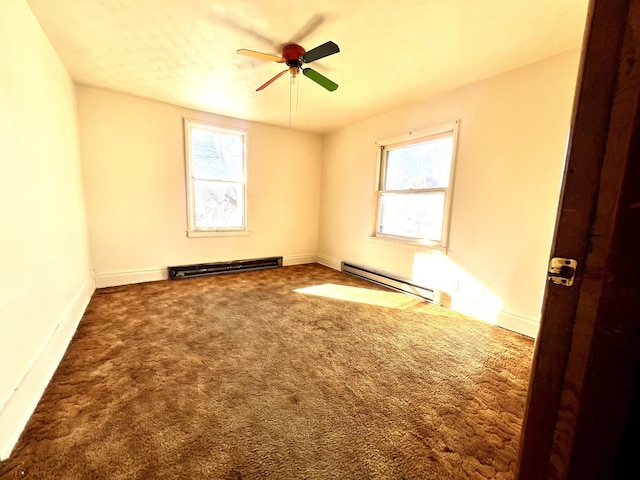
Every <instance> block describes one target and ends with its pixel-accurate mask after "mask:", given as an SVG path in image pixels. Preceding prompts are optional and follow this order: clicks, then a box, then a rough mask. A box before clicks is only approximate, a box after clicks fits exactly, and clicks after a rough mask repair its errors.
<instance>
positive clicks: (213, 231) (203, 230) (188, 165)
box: [184, 118, 249, 237]
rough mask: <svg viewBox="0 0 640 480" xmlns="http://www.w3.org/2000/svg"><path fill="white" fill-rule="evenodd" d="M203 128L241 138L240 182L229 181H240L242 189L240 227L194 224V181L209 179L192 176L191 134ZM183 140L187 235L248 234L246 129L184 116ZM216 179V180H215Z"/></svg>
mask: <svg viewBox="0 0 640 480" xmlns="http://www.w3.org/2000/svg"><path fill="white" fill-rule="evenodd" d="M196 129H197V130H205V131H209V132H214V133H220V134H224V135H233V136H238V137H241V138H242V182H230V183H240V184H241V189H242V198H243V205H242V224H243V225H242V226H241V227H197V226H196V218H195V215H196V209H195V202H196V200H195V187H194V181H196V180H211V179H200V178H196V177H194V174H193V161H192V156H191V153H192V135H191V132H192V131H193V130H196ZM184 140H185V150H184V151H185V180H186V194H187V237H215V236H236V235H248V234H249V227H248V218H247V203H248V199H247V131H246V130H244V129H238V128H229V127H226V126H220V125H217V124H215V123H211V122H206V121H202V120H193V119H189V118H184ZM216 181H218V180H216Z"/></svg>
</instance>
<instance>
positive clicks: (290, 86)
mask: <svg viewBox="0 0 640 480" xmlns="http://www.w3.org/2000/svg"><path fill="white" fill-rule="evenodd" d="M292 89H293V82H292V81H291V79H289V128H291V90H292Z"/></svg>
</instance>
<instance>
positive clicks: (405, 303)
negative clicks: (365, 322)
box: [294, 283, 423, 310]
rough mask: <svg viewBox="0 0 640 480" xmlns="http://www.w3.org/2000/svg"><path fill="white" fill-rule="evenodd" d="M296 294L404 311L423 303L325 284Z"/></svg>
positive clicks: (402, 296) (378, 291)
mask: <svg viewBox="0 0 640 480" xmlns="http://www.w3.org/2000/svg"><path fill="white" fill-rule="evenodd" d="M294 292H298V293H305V294H307V295H316V296H318V297H328V298H334V299H336V300H344V301H347V302H356V303H366V304H367V305H376V306H378V307H388V308H397V309H400V310H404V309H406V308H411V307H414V306H416V305H419V304H421V303H423V301H422V300H419V299H417V298H414V297H411V296H409V295H405V294H404V293H396V292H384V291H381V290H371V289H368V288H360V287H348V286H346V285H336V284H334V283H325V284H324V285H314V286H313V287H305V288H298V289H295V290H294Z"/></svg>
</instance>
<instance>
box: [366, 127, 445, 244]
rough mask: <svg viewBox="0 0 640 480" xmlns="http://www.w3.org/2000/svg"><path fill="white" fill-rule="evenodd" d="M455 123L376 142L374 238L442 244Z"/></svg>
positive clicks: (443, 240)
mask: <svg viewBox="0 0 640 480" xmlns="http://www.w3.org/2000/svg"><path fill="white" fill-rule="evenodd" d="M457 124H458V122H454V123H451V124H447V125H444V126H441V127H438V128H435V129H429V130H423V131H420V132H413V133H410V134H408V135H404V136H401V137H396V138H393V139H389V140H385V141H383V142H378V145H380V168H379V175H378V189H377V212H376V228H375V236H376V237H379V238H386V239H389V240H397V241H403V242H407V243H418V244H423V245H430V246H434V247H446V243H447V232H448V219H449V205H450V203H451V184H452V175H453V164H454V157H455V145H456V136H457Z"/></svg>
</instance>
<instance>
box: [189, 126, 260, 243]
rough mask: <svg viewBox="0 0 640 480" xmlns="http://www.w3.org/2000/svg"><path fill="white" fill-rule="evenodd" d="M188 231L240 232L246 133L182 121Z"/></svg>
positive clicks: (243, 226)
mask: <svg viewBox="0 0 640 480" xmlns="http://www.w3.org/2000/svg"><path fill="white" fill-rule="evenodd" d="M185 141H186V157H187V159H186V160H187V161H186V167H187V168H186V170H187V191H188V210H189V211H188V224H189V225H188V227H189V233H196V232H211V233H215V232H243V231H246V230H247V222H246V132H243V131H236V130H229V129H224V128H219V127H216V126H213V125H209V124H205V123H199V122H195V121H191V120H185Z"/></svg>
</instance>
